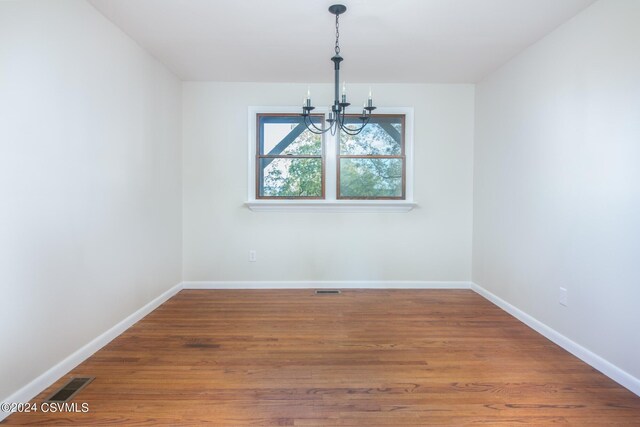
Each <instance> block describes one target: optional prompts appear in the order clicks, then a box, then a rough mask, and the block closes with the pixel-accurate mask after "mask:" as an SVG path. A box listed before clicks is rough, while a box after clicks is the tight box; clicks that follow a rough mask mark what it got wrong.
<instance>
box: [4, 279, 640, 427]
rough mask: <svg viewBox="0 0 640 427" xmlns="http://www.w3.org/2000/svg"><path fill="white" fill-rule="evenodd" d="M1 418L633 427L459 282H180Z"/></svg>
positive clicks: (578, 371)
mask: <svg viewBox="0 0 640 427" xmlns="http://www.w3.org/2000/svg"><path fill="white" fill-rule="evenodd" d="M72 375H81V376H95V377H96V379H95V380H94V381H93V382H92V383H91V384H90V385H89V386H87V387H86V388H85V389H84V390H82V391H81V392H80V393H79V394H78V395H77V396H76V397H75V398H74V401H75V402H78V403H79V404H81V403H87V404H88V405H89V412H88V413H42V412H38V413H29V414H26V413H22V414H20V413H16V414H13V415H11V416H10V417H8V418H7V419H6V420H5V421H4V423H6V424H40V425H55V424H72V423H77V424H80V425H90V424H114V425H131V424H135V425H145V424H149V425H155V424H170V425H199V424H203V423H210V424H211V425H217V426H254V425H269V426H366V427H369V426H433V425H455V426H461V425H474V424H483V425H536V426H541V425H550V424H553V425H558V424H559V425H576V426H610V425H625V426H631V425H640V397H637V396H636V395H634V394H633V393H631V392H630V391H628V390H626V389H624V388H622V387H621V386H619V385H617V384H616V383H615V382H613V381H612V380H610V379H608V378H607V377H605V376H604V375H602V374H600V373H599V372H597V371H596V370H594V369H592V368H591V367H589V366H588V365H586V364H585V363H583V362H581V361H580V360H578V359H577V358H575V357H573V356H571V355H570V354H569V353H567V352H565V351H564V350H562V349H561V348H559V347H558V346H556V345H555V344H553V343H551V342H550V341H548V340H547V339H545V338H543V337H542V336H540V335H538V334H537V333H536V332H534V331H532V330H531V329H529V328H528V327H527V326H525V325H523V324H522V323H520V322H519V321H517V320H515V319H514V318H512V317H511V316H509V315H508V314H506V313H505V312H503V311H502V310H500V309H499V308H497V307H495V306H494V305H492V304H491V303H489V302H488V301H486V300H485V299H483V298H482V297H480V296H479V295H476V294H475V293H474V292H472V291H467V290H393V291H392V290H347V291H344V292H343V293H342V294H341V295H314V293H313V291H312V290H265V291H262V290H259V291H258V290H255V291H254V290H241V291H226V290H225V291H212V290H184V291H182V292H180V293H179V294H177V295H176V296H175V297H173V298H172V299H171V300H169V301H167V302H166V303H165V304H164V305H162V306H161V307H160V308H158V309H157V310H155V311H154V312H153V313H151V314H150V315H149V316H147V317H146V318H144V319H143V320H142V321H140V322H138V323H137V324H136V325H134V326H133V327H132V328H130V329H129V330H128V331H126V332H125V333H124V334H122V335H121V336H120V337H118V338H117V339H115V340H114V341H112V342H111V343H110V344H109V345H107V346H106V347H104V348H103V349H102V350H100V351H99V352H97V353H96V354H94V355H93V356H92V357H91V358H90V359H88V360H87V361H86V362H84V363H83V364H81V365H80V366H78V367H77V368H76V369H74V370H73V371H72V372H71V373H70V374H69V375H67V376H65V377H64V378H63V379H61V380H60V381H58V382H57V383H56V384H55V385H54V386H52V387H51V388H49V389H48V390H46V391H44V392H43V393H42V394H41V395H40V396H39V397H38V398H37V399H35V400H34V402H41V400H42V399H43V398H45V397H47V396H48V395H49V394H50V393H51V392H53V390H55V389H56V388H57V387H59V386H61V385H62V383H63V382H64V381H65V380H67V379H68V378H69V377H70V376H72Z"/></svg>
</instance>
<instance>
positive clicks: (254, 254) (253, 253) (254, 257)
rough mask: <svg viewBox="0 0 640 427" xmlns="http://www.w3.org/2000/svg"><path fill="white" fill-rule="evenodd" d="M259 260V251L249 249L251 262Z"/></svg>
mask: <svg viewBox="0 0 640 427" xmlns="http://www.w3.org/2000/svg"><path fill="white" fill-rule="evenodd" d="M256 261H258V253H257V252H256V250H255V249H250V250H249V262H256Z"/></svg>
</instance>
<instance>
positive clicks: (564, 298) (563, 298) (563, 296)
mask: <svg viewBox="0 0 640 427" xmlns="http://www.w3.org/2000/svg"><path fill="white" fill-rule="evenodd" d="M568 301H569V295H568V292H567V289H566V288H560V298H559V301H558V302H559V303H560V305H563V306H565V307H566V306H567V305H568Z"/></svg>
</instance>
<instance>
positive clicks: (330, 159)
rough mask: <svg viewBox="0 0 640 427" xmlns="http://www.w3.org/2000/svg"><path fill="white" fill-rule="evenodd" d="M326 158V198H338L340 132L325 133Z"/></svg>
mask: <svg viewBox="0 0 640 427" xmlns="http://www.w3.org/2000/svg"><path fill="white" fill-rule="evenodd" d="M325 144H326V145H325V153H324V154H325V159H326V173H325V183H326V185H325V198H326V200H331V201H335V200H336V185H337V182H336V178H337V176H336V175H337V167H338V164H337V162H338V158H337V156H336V154H337V151H338V133H337V132H336V134H335V135H331V132H327V133H326V134H325Z"/></svg>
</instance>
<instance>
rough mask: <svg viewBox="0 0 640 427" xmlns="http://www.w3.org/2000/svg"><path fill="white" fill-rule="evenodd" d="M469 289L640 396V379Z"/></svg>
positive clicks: (476, 288) (501, 302)
mask: <svg viewBox="0 0 640 427" xmlns="http://www.w3.org/2000/svg"><path fill="white" fill-rule="evenodd" d="M471 289H472V290H474V291H475V292H477V293H478V294H480V295H481V296H483V297H484V298H486V299H488V300H489V301H491V302H492V303H494V304H495V305H497V306H498V307H500V308H501V309H503V310H504V311H506V312H507V313H509V314H511V315H512V316H513V317H515V318H516V319H518V320H520V321H521V322H522V323H524V324H525V325H527V326H529V327H530V328H531V329H533V330H535V331H536V332H538V333H540V334H541V335H543V336H545V337H546V338H548V339H549V340H551V341H553V342H554V343H556V344H558V345H559V346H560V347H562V348H564V349H565V350H567V351H568V352H569V353H571V354H573V355H574V356H576V357H577V358H578V359H581V360H582V361H583V362H585V363H587V364H588V365H590V366H592V367H593V368H595V369H597V370H598V371H600V372H602V373H603V374H605V375H606V376H608V377H609V378H611V379H612V380H614V381H615V382H617V383H618V384H620V385H621V386H623V387H625V388H627V389H629V390H630V391H631V392H633V393H635V394H636V395H638V396H640V379H638V378H636V377H634V376H633V375H631V374H629V373H628V372H626V371H624V370H622V369H620V368H619V367H617V366H616V365H614V364H613V363H611V362H609V361H607V360H605V359H603V358H602V357H600V356H598V355H597V354H595V353H593V352H592V351H590V350H588V349H586V348H584V347H583V346H581V345H580V344H578V343H576V342H575V341H572V340H570V339H569V338H567V337H565V336H564V335H562V334H561V333H560V332H558V331H556V330H555V329H552V328H550V327H549V326H547V325H545V324H544V323H542V322H540V321H539V320H538V319H536V318H534V317H532V316H530V315H528V314H527V313H525V312H524V311H522V310H520V309H519V308H517V307H514V306H513V305H511V304H509V303H508V302H506V301H505V300H503V299H502V298H500V297H498V296H496V295H494V294H492V293H491V292H489V291H488V290H486V289H485V288H483V287H482V286H479V285H477V284H475V283H471Z"/></svg>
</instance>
